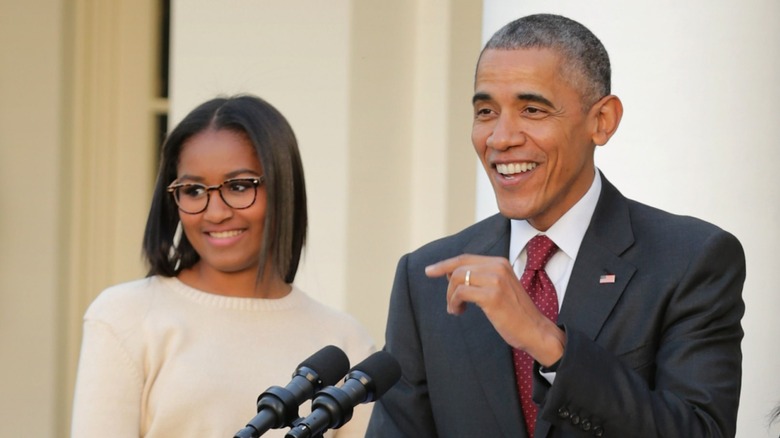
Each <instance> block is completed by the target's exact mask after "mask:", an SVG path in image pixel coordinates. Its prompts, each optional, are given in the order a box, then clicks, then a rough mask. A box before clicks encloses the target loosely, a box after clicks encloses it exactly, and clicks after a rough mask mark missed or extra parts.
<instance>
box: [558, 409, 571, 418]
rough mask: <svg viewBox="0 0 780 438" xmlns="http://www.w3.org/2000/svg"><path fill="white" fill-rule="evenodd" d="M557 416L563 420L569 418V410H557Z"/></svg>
mask: <svg viewBox="0 0 780 438" xmlns="http://www.w3.org/2000/svg"><path fill="white" fill-rule="evenodd" d="M558 416H559V417H561V418H563V419H564V420H565V419H567V418H569V410H568V409H566V408H559V409H558Z"/></svg>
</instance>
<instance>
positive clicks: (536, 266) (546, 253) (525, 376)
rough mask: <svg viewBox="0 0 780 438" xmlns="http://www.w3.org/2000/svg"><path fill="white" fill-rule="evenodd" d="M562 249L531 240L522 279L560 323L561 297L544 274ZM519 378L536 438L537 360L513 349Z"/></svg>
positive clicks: (530, 431)
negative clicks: (535, 379)
mask: <svg viewBox="0 0 780 438" xmlns="http://www.w3.org/2000/svg"><path fill="white" fill-rule="evenodd" d="M557 250H558V247H557V246H555V243H553V241H552V240H550V238H549V237H547V236H543V235H539V236H536V237H534V238H533V239H531V241H530V242H528V246H526V254H527V256H528V260H527V261H526V264H525V270H524V271H523V275H522V276H521V277H520V283H522V285H523V287H524V288H525V290H526V291H527V292H528V295H529V296H530V297H531V300H533V302H534V304H536V307H538V308H539V310H540V311H541V312H542V314H544V316H546V317H547V318H549V319H550V320H551V321H552V322H557V321H558V295H557V294H556V293H555V286H553V284H552V281H550V277H548V276H547V273H546V272H545V271H544V266H545V265H546V264H547V262H548V261H550V258H551V257H552V256H553V254H555V251H557ZM512 353H513V354H512V356H513V357H514V362H515V376H516V377H517V391H518V393H519V394H520V407H521V408H522V410H523V417H525V424H526V427H527V430H528V436H529V437H532V436H534V430H535V429H536V414H537V412H538V410H539V408H538V407H537V406H536V404H535V403H534V401H533V399H532V394H533V382H534V379H533V376H532V373H533V367H534V360H533V358H532V357H531V356H529V355H528V353H526V352H525V351H522V350H518V349H516V348H515V349H512Z"/></svg>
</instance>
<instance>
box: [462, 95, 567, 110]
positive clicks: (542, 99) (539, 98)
mask: <svg viewBox="0 0 780 438" xmlns="http://www.w3.org/2000/svg"><path fill="white" fill-rule="evenodd" d="M491 100H493V98H492V97H491V96H490V94H488V93H484V92H478V93H474V97H472V98H471V104H472V105H475V104H476V103H477V102H484V101H491ZM517 100H524V101H527V102H536V103H541V104H542V105H546V106H549V107H550V108H555V105H553V103H552V102H550V100H549V99H547V98H546V97H544V96H542V95H541V94H536V93H520V94H518V95H517Z"/></svg>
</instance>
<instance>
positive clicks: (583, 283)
mask: <svg viewBox="0 0 780 438" xmlns="http://www.w3.org/2000/svg"><path fill="white" fill-rule="evenodd" d="M602 182H603V187H602V192H601V197H600V198H599V203H598V205H597V206H596V210H595V212H594V213H593V219H592V220H591V224H590V227H589V228H588V231H587V232H586V233H585V237H584V238H583V241H582V245H581V246H580V251H579V254H578V255H577V260H576V261H575V262H574V268H573V270H572V273H571V278H570V280H569V285H568V286H567V288H566V296H565V298H564V301H563V306H562V307H561V313H560V316H559V318H558V323H559V324H566V325H570V326H572V327H576V328H577V329H578V330H581V331H582V332H584V333H585V334H586V335H587V336H588V337H589V338H590V339H593V340H595V339H596V337H597V336H598V334H599V332H600V331H601V327H602V326H603V325H604V322H605V321H606V319H607V317H608V316H609V314H610V312H611V311H612V308H613V307H614V306H615V304H616V303H617V301H618V299H620V295H622V293H623V291H624V290H625V288H626V286H627V285H628V282H629V281H630V280H631V277H633V275H634V273H635V272H636V267H635V266H633V265H631V264H630V263H627V262H625V261H624V260H623V259H621V258H620V255H621V254H622V253H623V252H625V251H626V250H627V249H628V248H629V247H630V246H631V245H632V244H633V243H634V234H633V231H632V229H631V218H630V216H629V213H628V204H627V200H626V199H625V198H624V197H623V196H622V195H621V194H620V193H619V192H618V191H617V189H615V187H614V186H613V185H612V184H610V183H609V182H608V181H607V180H606V179H605V178H603V177H602ZM602 276H606V277H604V279H602ZM613 276H614V277H613Z"/></svg>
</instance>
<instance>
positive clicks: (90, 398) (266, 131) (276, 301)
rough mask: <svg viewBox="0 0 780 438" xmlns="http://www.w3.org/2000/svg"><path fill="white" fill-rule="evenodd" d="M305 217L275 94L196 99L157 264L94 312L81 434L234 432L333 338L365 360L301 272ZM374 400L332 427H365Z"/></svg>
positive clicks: (289, 135) (165, 198) (168, 160)
mask: <svg viewBox="0 0 780 438" xmlns="http://www.w3.org/2000/svg"><path fill="white" fill-rule="evenodd" d="M306 226H307V213H306V190H305V187H304V177H303V167H302V164H301V159H300V155H299V152H298V146H297V142H296V139H295V136H294V134H293V131H292V129H291V128H290V126H289V124H288V123H287V120H286V119H285V118H284V117H283V116H282V115H281V114H280V113H279V112H278V111H277V110H276V109H275V108H274V107H272V106H271V105H270V104H268V103H267V102H265V101H263V100H262V99H259V98H257V97H253V96H237V97H232V98H217V99H213V100H210V101H208V102H205V103H203V104H202V105H200V106H199V107H197V108H195V109H194V110H193V111H192V112H191V113H189V114H188V115H187V116H186V117H185V118H184V120H182V121H181V123H179V125H178V126H177V127H176V128H175V129H173V131H172V132H171V133H170V135H169V136H168V139H167V140H166V142H165V144H164V146H163V153H162V162H161V165H160V171H159V175H158V178H157V183H156V185H155V189H154V195H153V199H152V205H151V209H150V211H149V218H148V220H147V224H146V232H145V235H144V241H143V250H144V256H145V259H146V261H147V262H148V265H149V267H150V269H149V273H148V276H147V277H146V278H144V279H140V280H136V281H133V282H129V283H125V284H120V285H117V286H113V287H111V288H108V289H107V290H105V291H103V292H102V293H101V294H100V295H99V296H98V298H97V299H96V300H95V301H94V302H93V303H92V304H91V306H90V307H89V309H88V310H87V312H86V315H85V317H84V335H83V344H82V350H81V357H80V362H79V370H78V378H77V383H76V392H75V400H74V414H73V425H72V436H73V437H75V438H81V437H93V436H94V437H104V436H112V437H134V438H136V437H147V438H153V437H166V438H167V437H174V436H197V437H219V438H226V437H232V436H233V434H234V433H235V432H236V431H238V430H240V429H242V428H243V427H244V426H245V425H246V423H247V421H249V420H250V419H251V418H252V417H253V416H254V415H255V414H256V413H257V409H256V405H255V403H256V400H257V397H258V395H259V394H260V393H261V392H263V391H265V390H266V389H267V388H269V387H271V386H282V387H284V386H285V385H287V383H289V382H290V379H291V376H292V373H293V371H295V368H296V367H297V365H298V364H300V363H301V361H302V360H304V359H306V358H307V357H309V356H310V355H311V354H313V353H314V352H316V351H317V350H319V349H320V348H321V347H323V346H325V345H336V346H338V347H340V348H342V349H343V350H344V351H345V352H346V353H347V355H348V356H349V359H350V363H351V364H353V365H354V364H356V363H358V362H359V361H361V360H362V359H364V358H365V357H366V356H368V355H369V354H370V353H371V352H373V351H374V345H373V342H372V340H371V339H370V337H369V335H368V334H367V332H366V330H365V329H364V328H363V327H362V326H360V325H359V324H358V323H357V322H356V320H354V319H353V318H352V317H350V316H348V315H347V314H344V313H341V312H338V311H335V310H333V309H330V308H327V307H325V306H324V305H322V304H319V303H317V302H315V301H314V300H312V299H311V298H310V297H308V296H307V295H306V294H305V293H304V292H302V291H301V290H299V289H297V288H296V287H295V286H294V285H293V284H292V282H293V280H294V279H295V273H296V271H297V268H298V261H299V259H300V255H301V250H302V248H303V244H304V240H305V236H306ZM307 410H308V403H304V405H302V406H301V411H300V415H301V416H304V415H305V413H306V412H307ZM369 410H370V406H369V405H361V406H359V407H358V408H356V410H355V415H354V417H353V419H352V420H351V421H350V422H349V423H347V424H346V425H345V426H344V427H342V428H340V429H338V430H336V431H333V432H335V433H336V436H338V437H345V436H350V437H352V436H354V437H358V436H360V437H362V436H363V434H364V430H365V426H366V424H367V421H368V416H369V415H370V412H369ZM285 432H286V429H278V430H271V431H269V432H268V433H266V434H264V436H269V437H270V436H284V433H285Z"/></svg>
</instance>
